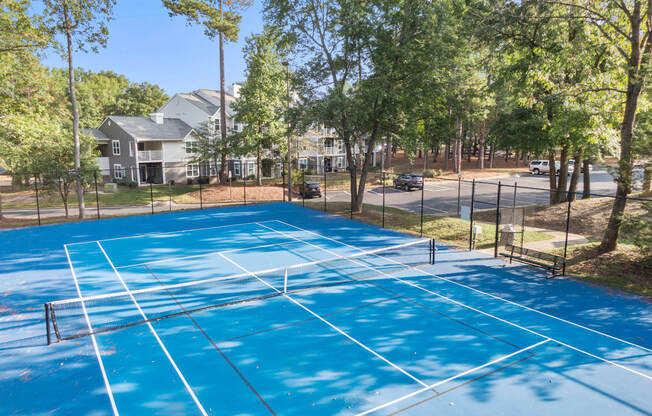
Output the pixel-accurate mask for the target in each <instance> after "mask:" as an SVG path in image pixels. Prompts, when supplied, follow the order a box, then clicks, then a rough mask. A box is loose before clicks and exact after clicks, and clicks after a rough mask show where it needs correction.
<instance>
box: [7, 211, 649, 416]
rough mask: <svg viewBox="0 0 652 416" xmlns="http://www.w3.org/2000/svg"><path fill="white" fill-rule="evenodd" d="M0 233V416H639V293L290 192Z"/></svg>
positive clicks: (645, 397) (643, 381)
mask: <svg viewBox="0 0 652 416" xmlns="http://www.w3.org/2000/svg"><path fill="white" fill-rule="evenodd" d="M0 236H2V242H1V243H0V244H2V248H3V253H4V254H3V255H2V256H3V257H4V260H5V261H4V262H3V264H2V265H1V266H0V273H2V276H3V277H4V279H3V281H4V282H5V284H4V288H3V292H4V293H5V296H4V300H3V305H5V306H4V310H5V311H17V313H18V314H17V315H16V314H11V313H7V314H4V315H5V316H4V317H3V319H2V321H0V324H1V325H2V326H0V331H1V333H2V335H0V374H3V375H0V383H1V384H0V386H1V387H2V388H1V389H0V411H1V412H2V414H26V413H48V412H50V413H59V414H93V415H96V414H125V415H127V414H139V415H140V414H199V415H201V414H204V415H206V414H211V415H259V414H260V415H265V414H273V415H307V414H310V415H313V414H314V415H360V416H361V415H367V414H369V415H394V414H400V415H432V414H440V413H445V414H473V415H482V414H486V415H494V414H514V415H517V414H518V415H523V414H559V415H571V414H572V415H575V414H584V413H588V412H591V413H592V414H594V415H615V414H617V415H628V414H648V415H649V414H652V398H651V397H650V392H651V391H652V356H651V354H650V352H651V350H650V347H651V346H652V323H651V322H650V316H651V315H652V314H651V312H652V307H651V306H650V304H649V303H648V302H646V301H645V300H643V299H642V298H638V297H634V296H629V295H624V294H621V293H609V292H606V291H604V290H602V289H601V288H597V287H594V286H589V285H586V284H584V283H581V282H579V281H576V280H573V279H570V278H569V279H566V278H560V279H554V280H547V279H545V278H544V277H543V276H544V274H543V273H541V275H539V274H538V272H536V271H535V270H534V269H531V268H528V267H524V266H515V265H514V266H512V265H505V263H504V262H502V261H499V260H495V259H493V258H491V257H489V256H486V255H484V254H482V253H478V252H473V253H469V252H464V251H460V250H456V249H453V248H451V247H447V246H445V245H442V244H439V243H437V250H436V251H434V250H433V249H432V241H431V240H428V239H418V238H415V237H412V236H407V235H402V234H398V233H394V232H391V231H389V230H383V229H379V228H377V227H373V226H370V225H366V224H362V223H359V222H355V221H350V220H346V219H342V218H337V217H334V216H330V215H328V214H324V213H321V212H317V211H313V210H310V209H305V208H301V207H298V206H295V205H291V204H266V205H257V206H249V207H236V208H223V209H216V210H206V211H201V212H186V213H173V214H161V215H156V216H151V217H130V218H121V219H115V220H103V221H98V222H86V223H78V224H66V225H60V226H51V227H42V228H39V229H26V230H16V231H11V232H3V233H2V234H0ZM433 257H434V258H433ZM433 262H434V264H433ZM2 295H3V293H1V292H0V296H2ZM43 305H45V306H44V307H42V306H43ZM41 307H42V308H41ZM30 308H32V309H30ZM17 334H18V335H20V337H18V336H17ZM21 339H22V340H24V342H23V343H22V344H21V342H20V340H21ZM3 343H4V347H2V345H3ZM48 344H49V345H48Z"/></svg>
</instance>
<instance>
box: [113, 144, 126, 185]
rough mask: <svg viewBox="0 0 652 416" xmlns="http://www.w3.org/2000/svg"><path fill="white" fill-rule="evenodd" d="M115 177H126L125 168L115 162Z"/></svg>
mask: <svg viewBox="0 0 652 416" xmlns="http://www.w3.org/2000/svg"><path fill="white" fill-rule="evenodd" d="M118 143H120V142H118ZM113 177H114V178H116V179H124V178H125V168H123V167H122V165H120V164H115V165H113Z"/></svg>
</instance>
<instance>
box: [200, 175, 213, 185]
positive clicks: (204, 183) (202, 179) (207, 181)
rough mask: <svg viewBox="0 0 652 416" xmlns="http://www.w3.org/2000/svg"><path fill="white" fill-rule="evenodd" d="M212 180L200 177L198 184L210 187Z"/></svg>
mask: <svg viewBox="0 0 652 416" xmlns="http://www.w3.org/2000/svg"><path fill="white" fill-rule="evenodd" d="M210 181H211V180H210V178H209V177H208V176H200V177H199V178H197V183H198V184H199V185H208V184H209V183H210Z"/></svg>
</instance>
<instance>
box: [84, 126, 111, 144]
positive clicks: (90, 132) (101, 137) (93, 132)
mask: <svg viewBox="0 0 652 416" xmlns="http://www.w3.org/2000/svg"><path fill="white" fill-rule="evenodd" d="M82 133H84V134H88V135H90V136H93V137H95V138H96V139H97V141H98V142H106V141H108V140H109V138H108V137H107V136H106V134H104V133H102V131H101V130H100V129H82Z"/></svg>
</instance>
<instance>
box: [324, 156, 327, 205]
mask: <svg viewBox="0 0 652 416" xmlns="http://www.w3.org/2000/svg"><path fill="white" fill-rule="evenodd" d="M324 212H328V209H327V207H326V167H325V166H324Z"/></svg>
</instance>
